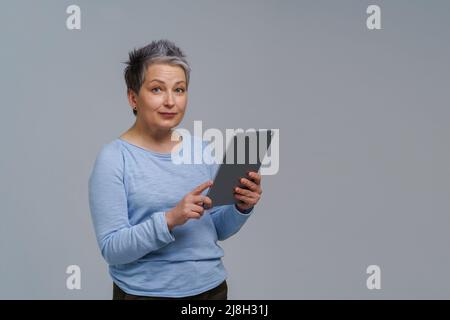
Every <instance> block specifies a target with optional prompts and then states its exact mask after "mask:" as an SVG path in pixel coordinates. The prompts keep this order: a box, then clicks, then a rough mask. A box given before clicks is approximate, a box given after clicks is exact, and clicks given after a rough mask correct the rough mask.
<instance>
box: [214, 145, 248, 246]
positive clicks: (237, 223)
mask: <svg viewBox="0 0 450 320" xmlns="http://www.w3.org/2000/svg"><path fill="white" fill-rule="evenodd" d="M206 156H209V157H210V156H211V155H208V154H207V155H206ZM208 161H209V162H208V163H212V160H211V158H210V159H208ZM208 167H209V170H210V177H211V179H212V180H214V177H215V176H216V173H217V171H218V170H219V167H220V165H219V164H218V163H212V164H209V165H208ZM253 211H254V208H251V209H248V210H246V211H245V212H244V213H242V212H240V211H239V210H238V209H237V208H236V206H235V205H234V204H232V205H224V206H218V207H214V208H212V209H211V211H210V214H211V218H212V220H213V222H214V226H215V227H216V231H217V236H218V239H219V240H220V241H223V240H225V239H228V238H229V237H231V236H232V235H234V234H235V233H236V232H238V231H239V230H240V229H241V228H242V226H243V225H244V223H245V222H246V221H247V219H248V218H249V217H250V216H251V215H252V213H253Z"/></svg>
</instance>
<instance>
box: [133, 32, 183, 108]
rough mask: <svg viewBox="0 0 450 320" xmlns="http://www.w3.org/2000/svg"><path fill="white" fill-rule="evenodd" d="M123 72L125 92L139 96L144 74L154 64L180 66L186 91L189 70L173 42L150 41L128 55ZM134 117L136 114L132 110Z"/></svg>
mask: <svg viewBox="0 0 450 320" xmlns="http://www.w3.org/2000/svg"><path fill="white" fill-rule="evenodd" d="M125 63H126V64H127V66H126V68H125V70H124V77H125V82H126V84H127V90H133V91H134V92H135V93H136V94H139V90H140V89H141V86H142V84H143V83H144V80H145V72H146V71H147V68H148V66H150V65H151V64H155V63H163V64H168V65H173V66H180V67H181V68H183V70H184V74H185V75H186V90H187V88H188V86H189V75H190V72H191V68H190V66H189V63H188V62H187V60H186V56H185V54H184V53H183V52H182V51H181V49H180V48H178V47H177V46H176V45H175V44H174V43H173V42H171V41H169V40H165V39H163V40H158V41H152V43H150V44H148V45H146V46H145V47H142V48H139V49H134V50H133V51H131V52H130V53H129V60H128V61H127V62H125ZM133 113H134V115H136V114H137V112H136V110H133Z"/></svg>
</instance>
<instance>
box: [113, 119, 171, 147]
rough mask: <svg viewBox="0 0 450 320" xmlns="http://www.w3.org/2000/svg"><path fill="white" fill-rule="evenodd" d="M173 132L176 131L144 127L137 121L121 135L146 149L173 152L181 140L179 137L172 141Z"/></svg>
mask: <svg viewBox="0 0 450 320" xmlns="http://www.w3.org/2000/svg"><path fill="white" fill-rule="evenodd" d="M172 132H174V130H172V129H169V130H165V131H164V130H152V129H151V128H143V127H142V126H140V125H139V124H138V123H137V121H136V122H135V124H134V125H133V126H132V127H131V128H130V129H128V130H127V132H125V133H124V134H123V135H122V136H121V138H122V139H124V140H126V141H128V142H131V143H133V144H136V145H138V146H140V147H143V148H145V149H150V150H153V151H156V152H164V153H166V152H171V150H172V149H173V148H174V147H175V146H176V145H177V144H178V143H179V142H180V139H178V141H172V139H171V138H172ZM177 137H178V135H177Z"/></svg>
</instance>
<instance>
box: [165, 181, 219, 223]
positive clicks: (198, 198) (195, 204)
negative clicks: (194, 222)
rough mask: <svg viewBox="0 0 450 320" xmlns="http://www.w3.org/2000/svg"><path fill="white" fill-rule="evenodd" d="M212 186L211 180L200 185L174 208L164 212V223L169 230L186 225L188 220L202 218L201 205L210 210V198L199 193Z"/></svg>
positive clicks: (202, 210) (202, 209)
mask: <svg viewBox="0 0 450 320" xmlns="http://www.w3.org/2000/svg"><path fill="white" fill-rule="evenodd" d="M212 184H213V182H212V181H211V180H209V181H206V182H204V183H202V184H201V185H199V186H198V187H196V188H195V189H194V190H193V191H191V192H189V193H188V194H187V195H185V196H184V197H183V199H181V201H180V202H178V204H177V206H176V207H175V208H173V209H172V210H170V211H167V212H166V221H167V226H168V228H169V230H172V229H173V228H174V227H175V226H179V225H182V224H184V223H186V221H188V220H189V219H200V218H201V217H202V215H203V212H204V211H205V209H204V208H203V204H205V205H206V207H207V208H210V207H211V205H212V201H211V198H209V197H207V196H204V195H201V193H202V192H203V191H204V190H206V189H207V188H209V187H210V186H212Z"/></svg>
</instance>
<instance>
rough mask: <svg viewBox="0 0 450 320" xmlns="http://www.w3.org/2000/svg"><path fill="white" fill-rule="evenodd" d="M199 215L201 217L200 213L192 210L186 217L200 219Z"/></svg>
mask: <svg viewBox="0 0 450 320" xmlns="http://www.w3.org/2000/svg"><path fill="white" fill-rule="evenodd" d="M201 217H202V215H201V214H199V213H197V212H194V211H191V212H190V213H189V214H188V218H189V219H200V218H201Z"/></svg>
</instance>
